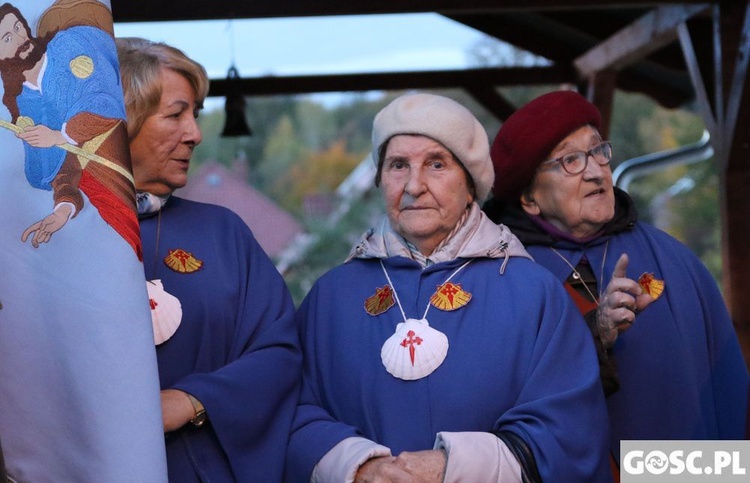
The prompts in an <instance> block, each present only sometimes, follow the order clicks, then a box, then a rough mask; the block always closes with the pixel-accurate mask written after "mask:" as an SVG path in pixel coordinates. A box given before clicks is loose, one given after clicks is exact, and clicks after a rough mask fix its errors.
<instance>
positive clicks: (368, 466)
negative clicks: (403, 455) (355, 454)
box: [354, 456, 417, 483]
mask: <svg viewBox="0 0 750 483" xmlns="http://www.w3.org/2000/svg"><path fill="white" fill-rule="evenodd" d="M395 462H396V457H395V456H381V457H379V458H372V459H369V460H367V462H366V463H365V464H363V465H362V466H360V467H359V470H357V474H356V475H354V483H416V481H417V480H415V479H414V477H413V476H412V475H410V474H409V473H408V472H407V471H406V470H404V469H403V468H400V467H398V466H397V465H396V464H395Z"/></svg>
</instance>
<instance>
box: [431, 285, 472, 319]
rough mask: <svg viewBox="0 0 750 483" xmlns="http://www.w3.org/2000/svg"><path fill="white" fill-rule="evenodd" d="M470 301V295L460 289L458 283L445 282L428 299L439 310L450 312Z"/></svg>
mask: <svg viewBox="0 0 750 483" xmlns="http://www.w3.org/2000/svg"><path fill="white" fill-rule="evenodd" d="M469 300H471V294H470V293H469V292H467V291H465V290H463V289H462V288H461V284H460V283H453V282H445V283H444V284H442V285H440V286H439V287H438V288H437V290H436V291H435V293H434V294H433V295H432V297H430V303H431V304H432V305H433V306H434V307H435V308H438V309H440V310H445V311H446V312H450V311H451V310H456V309H460V308H461V307H463V306H464V305H466V304H468V303H469Z"/></svg>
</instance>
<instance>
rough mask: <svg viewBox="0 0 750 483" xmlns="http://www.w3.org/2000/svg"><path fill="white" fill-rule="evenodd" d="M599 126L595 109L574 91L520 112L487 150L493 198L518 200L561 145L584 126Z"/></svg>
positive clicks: (533, 103)
mask: <svg viewBox="0 0 750 483" xmlns="http://www.w3.org/2000/svg"><path fill="white" fill-rule="evenodd" d="M601 122H602V117H601V114H599V110H598V109H597V108H596V106H594V105H593V104H591V103H590V102H589V101H587V100H586V98H585V97H583V96H582V95H580V94H578V93H577V92H573V91H555V92H550V93H548V94H544V95H542V96H539V97H537V98H536V99H534V100H533V101H531V102H529V103H528V104H526V105H524V106H523V107H521V108H519V109H518V110H517V111H516V112H514V113H513V114H512V115H511V116H510V117H509V118H508V119H507V120H506V121H505V122H504V123H503V125H502V126H501V127H500V131H499V132H498V133H497V136H496V137H495V141H494V142H493V143H492V148H491V150H490V156H491V157H492V164H493V165H494V166H495V184H494V186H493V188H492V193H493V194H494V196H495V198H498V199H501V200H505V201H512V200H517V199H518V198H519V197H520V196H521V193H522V192H523V190H524V189H526V188H527V187H528V186H529V184H531V180H532V179H533V178H534V173H535V172H536V168H537V166H539V164H540V163H541V162H542V161H544V160H545V159H546V158H547V156H549V155H550V153H551V152H552V150H553V149H555V146H557V145H558V144H559V143H560V141H562V140H563V139H565V138H566V137H568V135H570V134H571V133H573V132H574V131H576V130H577V129H578V128H580V127H583V126H585V125H587V124H591V125H592V126H594V127H595V128H597V129H599V126H600V125H601Z"/></svg>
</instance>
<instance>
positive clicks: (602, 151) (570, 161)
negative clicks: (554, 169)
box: [542, 141, 612, 174]
mask: <svg viewBox="0 0 750 483" xmlns="http://www.w3.org/2000/svg"><path fill="white" fill-rule="evenodd" d="M589 157H591V158H594V161H596V163H597V164H598V165H599V166H606V165H608V164H609V162H610V161H611V160H612V143H611V142H609V141H604V142H603V143H601V144H599V145H597V146H594V147H593V148H591V149H589V150H588V151H573V152H572V153H568V154H566V155H565V156H560V157H559V158H554V159H548V160H547V161H544V162H542V164H552V163H559V164H560V166H562V167H563V169H564V170H565V171H566V172H568V173H570V174H579V173H583V172H584V170H585V169H586V166H588V164H589Z"/></svg>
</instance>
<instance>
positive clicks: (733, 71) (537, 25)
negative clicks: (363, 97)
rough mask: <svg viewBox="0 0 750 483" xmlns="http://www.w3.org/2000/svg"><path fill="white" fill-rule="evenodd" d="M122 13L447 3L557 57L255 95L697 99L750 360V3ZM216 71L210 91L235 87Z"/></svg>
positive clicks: (149, 8) (287, 83)
mask: <svg viewBox="0 0 750 483" xmlns="http://www.w3.org/2000/svg"><path fill="white" fill-rule="evenodd" d="M111 4H112V11H113V16H114V19H115V21H116V22H148V21H169V20H206V19H239V18H272V17H311V16H331V15H364V14H392V13H419V12H436V13H438V14H441V15H444V16H445V17H447V18H449V19H452V20H454V21H457V22H460V23H462V24H465V25H467V26H469V27H471V28H474V29H477V30H479V31H481V32H484V33H485V34H487V35H490V36H492V37H496V38H497V39H499V40H502V41H505V42H508V43H510V44H513V45H515V46H517V47H519V48H521V49H523V50H526V51H529V52H531V53H533V54H536V55H539V56H542V57H545V58H547V59H549V60H550V61H552V62H551V65H549V66H545V67H538V66H537V67H505V68H503V67H501V68H485V69H468V70H454V71H428V72H425V71H419V72H389V73H369V74H347V75H310V76H293V77H258V78H243V79H240V80H239V81H237V82H238V83H239V85H240V88H241V89H242V91H243V92H246V93H247V94H248V95H266V94H301V93H313V92H344V91H368V90H401V89H428V88H463V89H465V90H466V91H467V92H469V93H470V94H471V95H472V96H473V97H474V98H476V99H477V100H478V101H479V102H480V103H481V104H482V105H483V106H485V107H486V108H487V110H488V111H489V112H491V113H493V114H495V115H496V116H497V117H498V118H499V119H500V120H503V119H505V118H507V116H508V115H509V114H510V113H512V112H513V110H514V109H515V108H516V106H513V105H512V104H511V103H509V102H508V101H507V100H505V99H504V98H503V97H502V96H501V95H500V94H499V93H498V91H497V89H496V88H497V87H500V86H504V85H540V84H554V83H573V84H576V85H578V86H579V90H580V91H581V92H583V93H586V95H587V96H588V97H589V99H590V100H591V101H592V102H594V103H595V104H596V105H597V106H598V107H599V108H600V110H601V111H602V115H603V120H604V126H603V131H604V135H605V136H606V132H607V130H608V125H609V124H608V123H609V120H610V118H611V112H612V105H613V97H614V92H615V89H621V90H624V91H630V92H639V93H643V94H646V95H648V96H650V97H652V98H653V99H655V100H656V101H657V102H658V103H659V104H661V105H663V106H665V107H679V106H681V105H684V104H686V103H691V102H694V103H695V105H697V106H698V109H699V111H700V113H701V115H702V118H703V122H704V124H705V126H706V129H707V130H708V132H709V133H710V136H711V145H712V147H713V149H714V159H715V161H716V162H717V163H718V166H719V171H720V173H721V180H722V183H721V192H720V200H721V201H720V205H721V220H722V257H723V266H724V275H723V277H724V280H723V282H724V283H723V285H724V294H725V299H726V301H727V305H728V307H729V311H730V313H731V316H732V319H733V321H734V323H735V326H736V328H737V332H738V335H739V336H740V340H741V342H742V344H743V350H744V353H745V356H746V360H748V361H750V297H747V296H746V294H748V293H750V249H748V248H747V245H746V243H748V242H747V240H750V220H749V219H748V218H750V216H749V215H748V213H750V196H748V195H747V187H748V186H750V101H749V100H748V96H750V93H748V91H749V90H750V89H748V75H747V71H748V62H749V61H750V0H719V1H712V2H705V1H690V0H683V1H648V0H614V1H606V0H605V1H599V2H591V1H590V0H503V1H498V0H460V1H456V0H410V1H408V2H404V1H402V0H379V1H377V2H374V1H362V0H359V1H351V0H348V1H347V0H321V1H317V2H311V1H309V0H278V1H275V2H270V1H267V2H263V1H255V2H243V1H237V0H212V1H210V2H206V1H204V0H183V1H182V2H181V3H180V5H179V6H178V7H175V6H174V5H173V4H172V3H171V2H166V1H162V2H154V1H153V0H111ZM229 92H230V86H229V84H228V82H227V80H226V79H212V81H211V91H210V93H209V95H211V96H226V95H227V94H228V93H229Z"/></svg>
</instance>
